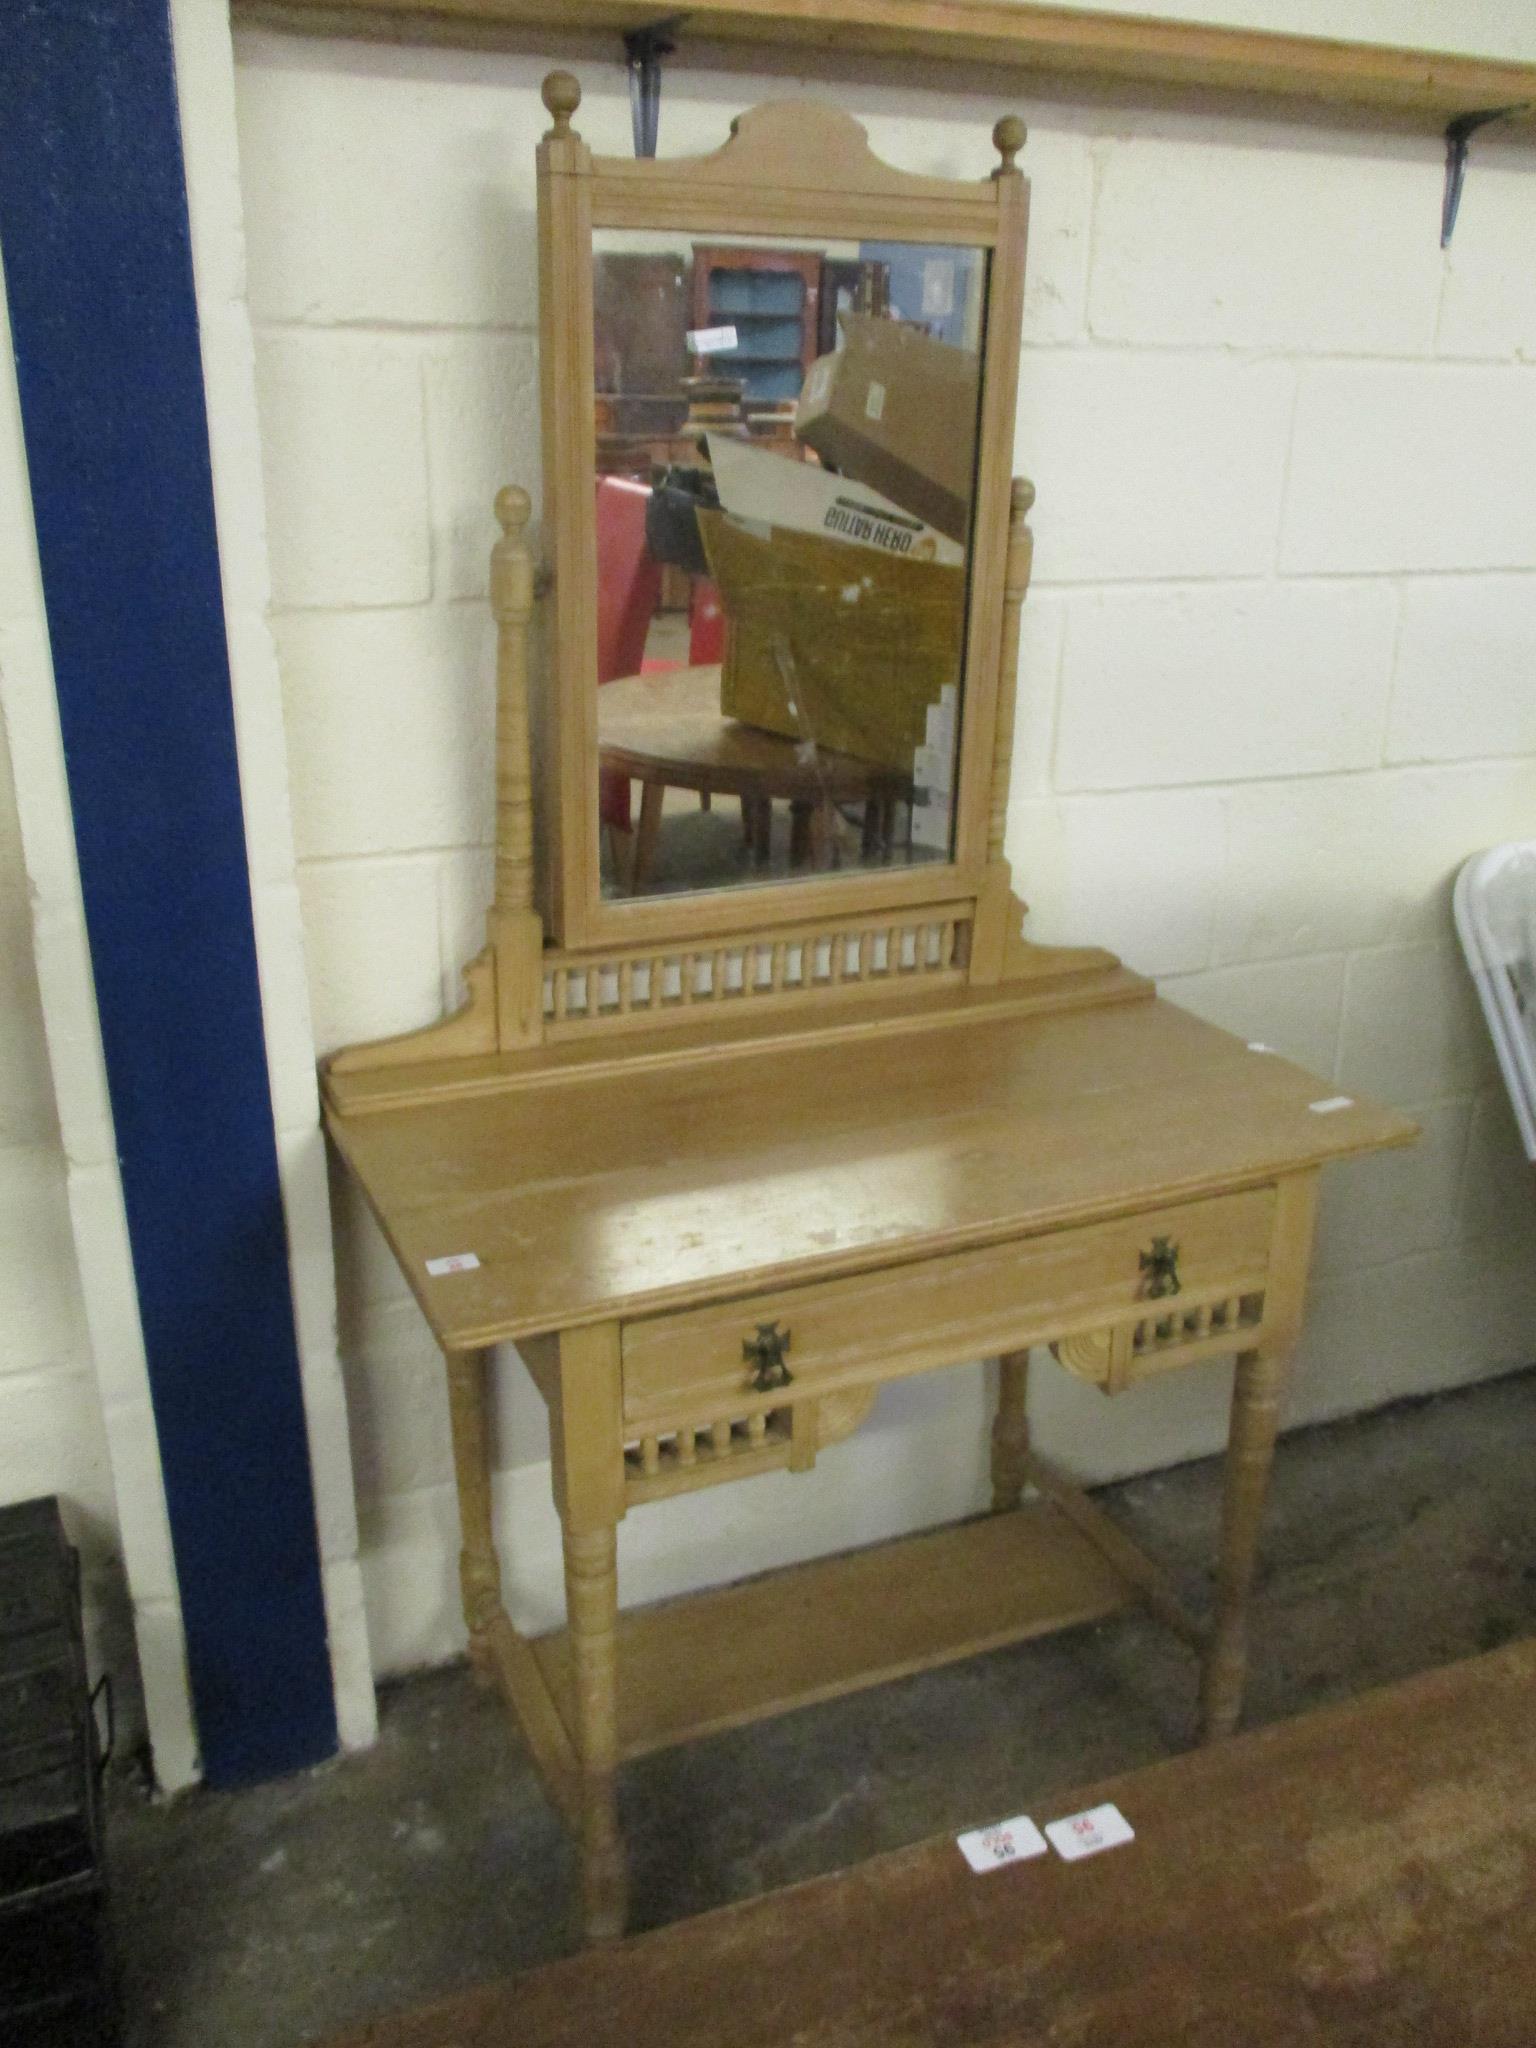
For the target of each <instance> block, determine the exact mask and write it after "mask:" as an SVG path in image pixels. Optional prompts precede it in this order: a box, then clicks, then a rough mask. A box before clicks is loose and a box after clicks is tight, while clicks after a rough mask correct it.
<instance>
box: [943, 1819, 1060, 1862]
mask: <svg viewBox="0 0 1536 2048" xmlns="http://www.w3.org/2000/svg"><path fill="white" fill-rule="evenodd" d="M955 1840H956V1842H957V1843H958V1844H959V1845H960V1854H961V1855H962V1856H963V1857H964V1858H965V1860H966V1862H967V1863H969V1865H970V1866H971V1868H972V1870H979V1871H983V1872H985V1871H988V1870H1001V1869H1002V1867H1003V1865H1004V1864H1005V1863H1024V1862H1027V1861H1028V1859H1029V1858H1030V1857H1031V1856H1043V1855H1044V1854H1045V1837H1044V1835H1042V1834H1041V1832H1040V1830H1039V1829H1038V1828H1037V1827H1036V1826H1035V1824H1034V1822H1033V1821H1032V1820H1031V1819H1030V1818H1029V1815H1028V1814H1027V1813H1021V1814H1020V1815H1019V1816H1018V1818H1017V1819H1016V1820H1000V1821H995V1822H994V1823H993V1825H992V1826H991V1827H989V1828H972V1829H971V1830H970V1832H969V1833H968V1834H964V1835H956V1837H955Z"/></svg>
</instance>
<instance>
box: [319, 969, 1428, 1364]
mask: <svg viewBox="0 0 1536 2048" xmlns="http://www.w3.org/2000/svg"><path fill="white" fill-rule="evenodd" d="M1330 1100H1332V1101H1334V1102H1336V1103H1338V1104H1339V1105H1340V1106H1336V1107H1333V1108H1323V1109H1318V1108H1314V1107H1313V1106H1312V1105H1314V1104H1318V1103H1320V1102H1328V1101H1330ZM329 1122H330V1129H331V1132H332V1135H333V1137H334V1138H335V1140H336V1142H337V1144H338V1145H339V1146H340V1148H341V1150H342V1152H343V1153H344V1154H345V1155H346V1157H347V1159H348V1161H349V1163H350V1164H351V1166H352V1168H353V1170H354V1171H355V1172H356V1174H357V1176H358V1178H359V1180H360V1181H361V1183H362V1186H363V1188H364V1190H365V1192H366V1194H367V1196H368V1199H369V1201H370V1203H371V1205H372V1207H373V1209H374V1212H375V1214H376V1215H377V1216H378V1218H379V1220H380V1222H381V1224H382V1225H383V1228H384V1231H385V1235H386V1236H387V1237H388V1238H389V1240H390V1242H391V1244H392V1245H393V1247H394V1249H395V1252H396V1255H397V1256H398V1257H399V1259H400V1261H401V1265H402V1267H403V1270H404V1272H405V1274H406V1277H407V1279H408V1281H409V1283H410V1285H411V1287H412V1289H413V1291H414V1292H415V1295H416V1298H417V1300H418V1301H419V1302H420V1303H421V1306H422V1308H423V1310H424V1312H425V1314H426V1317H427V1320H428V1322H429V1323H430V1324H431V1326H432V1328H433V1331H434V1332H435V1334H436V1335H437V1337H438V1340H439V1342H440V1343H442V1344H443V1345H444V1346H445V1348H447V1349H450V1350H454V1349H465V1348H468V1347H470V1346H473V1345H478V1344H487V1343H492V1342H496V1341H499V1340H501V1339H504V1338H516V1337H519V1336H532V1335H535V1334H538V1333H541V1332H546V1331H550V1330H556V1329H561V1328H565V1327H569V1326H574V1325H577V1324H582V1323H591V1322H597V1321H602V1320H605V1319H607V1318H609V1317H612V1316H624V1315H633V1314H637V1313H643V1312H652V1311H655V1310H659V1309H662V1308H672V1307H678V1306H684V1305H688V1304H691V1303H694V1302H699V1301H706V1300H723V1299H728V1298H730V1296H732V1295H733V1294H742V1293H747V1292H750V1291H753V1290H755V1289H757V1288H760V1287H768V1286H778V1285H783V1284H784V1283H785V1282H787V1281H789V1282H797V1281H809V1280H815V1279H823V1278H827V1277H830V1276H831V1275H833V1274H835V1273H839V1272H854V1271H860V1270H867V1269H869V1268H871V1267H877V1266H880V1265H882V1264H897V1263H899V1262H902V1261H904V1260H907V1259H910V1258H912V1257H915V1256H924V1255H930V1254H934V1253H939V1252H945V1251H951V1250H956V1249H959V1248H961V1247H963V1246H969V1245H975V1244H987V1243H1001V1242H1004V1241H1006V1240H1007V1239H1009V1238H1012V1237H1015V1236H1021V1235H1025V1234H1028V1233H1030V1232H1033V1231H1039V1230H1046V1229H1053V1228H1060V1227H1062V1226H1065V1225H1067V1224H1071V1223H1076V1222H1084V1221H1088V1220H1091V1219H1096V1218H1100V1217H1105V1216H1112V1215H1124V1214H1128V1213H1130V1212H1132V1211H1134V1210H1139V1209H1143V1208H1146V1207H1149V1206H1151V1205H1152V1204H1153V1203H1158V1202H1163V1201H1168V1200H1175V1199H1189V1198H1194V1197H1197V1196H1200V1195H1205V1194H1214V1193H1219V1192H1224V1191H1226V1190H1228V1189H1232V1188H1236V1187H1242V1186H1252V1185H1257V1184H1260V1183H1261V1182H1263V1181H1265V1180H1268V1179H1272V1178H1273V1177H1274V1176H1275V1175H1276V1174H1277V1173H1281V1172H1287V1171H1295V1170H1297V1169H1299V1168H1302V1167H1306V1166H1310V1165H1314V1164H1319V1163H1322V1162H1323V1161H1326V1160H1329V1159H1337V1158H1343V1157H1346V1156H1348V1155H1350V1154H1352V1153H1359V1152H1367V1151H1373V1150H1376V1149H1379V1148H1380V1147H1383V1146H1387V1145H1398V1144H1406V1143H1407V1142H1409V1140H1410V1139H1412V1137H1413V1136H1414V1135H1415V1126H1414V1125H1413V1124H1412V1123H1411V1122H1410V1121H1409V1119H1408V1118H1407V1117H1404V1116H1400V1115H1398V1114H1397V1113H1396V1112H1395V1111H1393V1110H1389V1109H1384V1108H1382V1107H1380V1106H1379V1105H1377V1104H1373V1103H1369V1102H1365V1101H1348V1100H1345V1099H1343V1098H1340V1097H1339V1096H1338V1091H1337V1089H1336V1088H1335V1087H1334V1086H1333V1084H1332V1083H1330V1082H1327V1081H1323V1080H1320V1079H1319V1078H1318V1077H1317V1076H1316V1075H1314V1074H1309V1073H1307V1072H1305V1070H1304V1069H1302V1068H1300V1067H1296V1066H1293V1065H1292V1064H1291V1063H1290V1062H1289V1061H1288V1060H1283V1059H1280V1058H1278V1057H1276V1056H1275V1055H1274V1054H1273V1053H1269V1052H1255V1051H1251V1050H1249V1048H1248V1047H1247V1046H1245V1045H1244V1044H1243V1043H1242V1041H1241V1040H1240V1039H1236V1038H1233V1037H1231V1036H1230V1035H1229V1034H1228V1033H1226V1032H1224V1031H1218V1030H1217V1029H1216V1028H1215V1027H1214V1026H1212V1025H1209V1024H1205V1023H1202V1022H1201V1021H1199V1020H1198V1019H1197V1018H1195V1017H1192V1016H1190V1015H1189V1014H1188V1013H1187V1012H1186V1011H1183V1010H1180V1009H1177V1008H1175V1007H1174V1005H1173V1004H1171V1003H1166V1002H1162V1001H1160V1000H1143V1001H1134V1002H1125V1003H1118V1004H1106V1005H1104V1006H1102V1007H1097V1008H1090V1009H1080V1010H1073V1011H1066V1012H1059V1013H1056V1014H1047V1015H1037V1016H1026V1017H1020V1016H1006V1015H1004V1016H998V1015H996V1014H995V1013H994V1014H989V1013H987V1012H985V1011H983V1012H982V1013H980V1014H979V1015H978V1016H977V1017H976V1018H974V1019H968V1020H966V1019H962V1020H961V1021H951V1022H947V1023H944V1024H943V1025H942V1026H939V1027H935V1028H926V1029H923V1028H915V1027H914V1028H908V1027H906V1026H902V1027H901V1028H892V1029H889V1030H887V1031H884V1032H878V1031H861V1032H858V1033H850V1034H848V1035H847V1036H844V1037H834V1038H827V1039H822V1040H819V1041H818V1040H813V1041H811V1042H805V1041H803V1040H797V1039H796V1038H795V1037H793V1036H788V1037H786V1038H785V1039H784V1040H783V1041H782V1042H780V1043H778V1044H774V1045H771V1046H759V1047H753V1048H752V1049H750V1050H747V1051H738V1052H736V1053H735V1054H734V1055H733V1056H731V1057H723V1056H716V1057H708V1056H695V1057H693V1058H690V1059H687V1060H681V1061H677V1062H674V1063H671V1064H666V1063H662V1064H656V1065H647V1064H646V1063H645V1062H643V1061H639V1062H636V1063H634V1065H633V1066H629V1067H622V1068H621V1067H612V1066H610V1067H606V1068H602V1069H599V1070H597V1071H595V1072H584V1071H583V1070H582V1069H581V1068H580V1067H573V1068H571V1069H569V1070H567V1071H565V1072H563V1073H562V1074H561V1075H559V1076H558V1077H551V1078H548V1079H545V1080H544V1081H543V1082H542V1083H541V1084H539V1085H531V1086H523V1087H502V1088H500V1089H499V1090H488V1091H487V1092H483V1093H475V1094H463V1095H457V1096H447V1097H438V1098H434V1099H429V1100H425V1101H420V1102H416V1103H413V1104H408V1105H405V1106H401V1107H397V1108H377V1109H372V1110H366V1111H354V1112H352V1113H350V1114H345V1115H342V1114H339V1113H338V1112H337V1111H336V1110H335V1109H334V1108H333V1109H332V1110H331V1111H330V1113H329ZM455 1253H473V1254H474V1255H475V1257H476V1258H477V1259H478V1261H479V1264H478V1265H477V1266H476V1267H474V1268H472V1269H471V1270H469V1271H460V1272H453V1273H448V1274H444V1275H441V1276H440V1277H436V1278H434V1277H432V1276H431V1275H429V1274H428V1272H427V1270H426V1264H427V1261H428V1260H429V1259H430V1260H436V1259H440V1258H443V1257H446V1256H450V1255H452V1254H455Z"/></svg>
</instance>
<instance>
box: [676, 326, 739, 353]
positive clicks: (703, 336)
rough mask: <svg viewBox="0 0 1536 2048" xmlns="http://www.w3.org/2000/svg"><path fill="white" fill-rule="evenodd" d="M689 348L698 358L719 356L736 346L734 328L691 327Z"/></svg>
mask: <svg viewBox="0 0 1536 2048" xmlns="http://www.w3.org/2000/svg"><path fill="white" fill-rule="evenodd" d="M688 346H689V347H690V348H691V349H692V350H693V352H694V354H695V355H696V356H717V355H719V353H720V351H721V350H722V349H727V348H734V347H735V346H736V330H735V328H734V327H690V328H689V330H688Z"/></svg>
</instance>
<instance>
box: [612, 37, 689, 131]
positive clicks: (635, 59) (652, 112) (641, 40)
mask: <svg viewBox="0 0 1536 2048" xmlns="http://www.w3.org/2000/svg"><path fill="white" fill-rule="evenodd" d="M682 19H683V17H682V16H681V15H680V14H673V15H670V16H669V17H668V18H667V19H666V20H665V21H653V22H652V23H651V24H650V26H649V27H648V28H632V29H629V30H627V31H626V32H625V36H624V63H625V68H626V69H627V70H628V72H629V119H630V125H631V127H632V128H633V130H634V137H635V155H636V156H654V155H655V154H656V131H657V129H658V127H659V126H660V124H661V60H662V58H663V57H670V56H671V54H672V52H673V51H674V50H675V49H676V48H677V42H676V38H675V37H674V35H673V31H674V29H676V28H677V27H678V25H679V24H680V23H681V21H682Z"/></svg>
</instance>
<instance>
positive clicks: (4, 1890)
mask: <svg viewBox="0 0 1536 2048" xmlns="http://www.w3.org/2000/svg"><path fill="white" fill-rule="evenodd" d="M99 1780H100V1748H99V1744H98V1741H97V1735H96V1725H95V1718H94V1715H93V1712H92V1707H91V1695H90V1690H89V1686H88V1684H87V1680H86V1670H85V1644H84V1639H83V1636H82V1633H81V1624H80V1574H79V1561H78V1559H77V1558H76V1556H75V1553H74V1551H73V1550H72V1549H71V1548H70V1545H69V1543H68V1541H67V1540H66V1538H65V1535H64V1525H63V1522H62V1521H61V1519H60V1517H59V1504H58V1502H57V1500H56V1499H53V1498H52V1497H50V1498H48V1499H46V1500H33V1501H23V1502H21V1503H20V1504H19V1505H17V1506H15V1507H7V1508H0V2040H3V2041H4V2043H5V2048H55V2044H62V2043H66V2042H67V2043H69V2044H70V2048H108V2044H111V2043H114V2042H116V2041H117V2039H118V2027H117V2015H116V1996H115V1990H114V1971H113V1967H112V1955H111V1944H110V1940H109V1935H108V1928H107V1913H106V1867H105V1861H104V1856H103V1838H102V1814H101V1800H100V1784H99Z"/></svg>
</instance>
